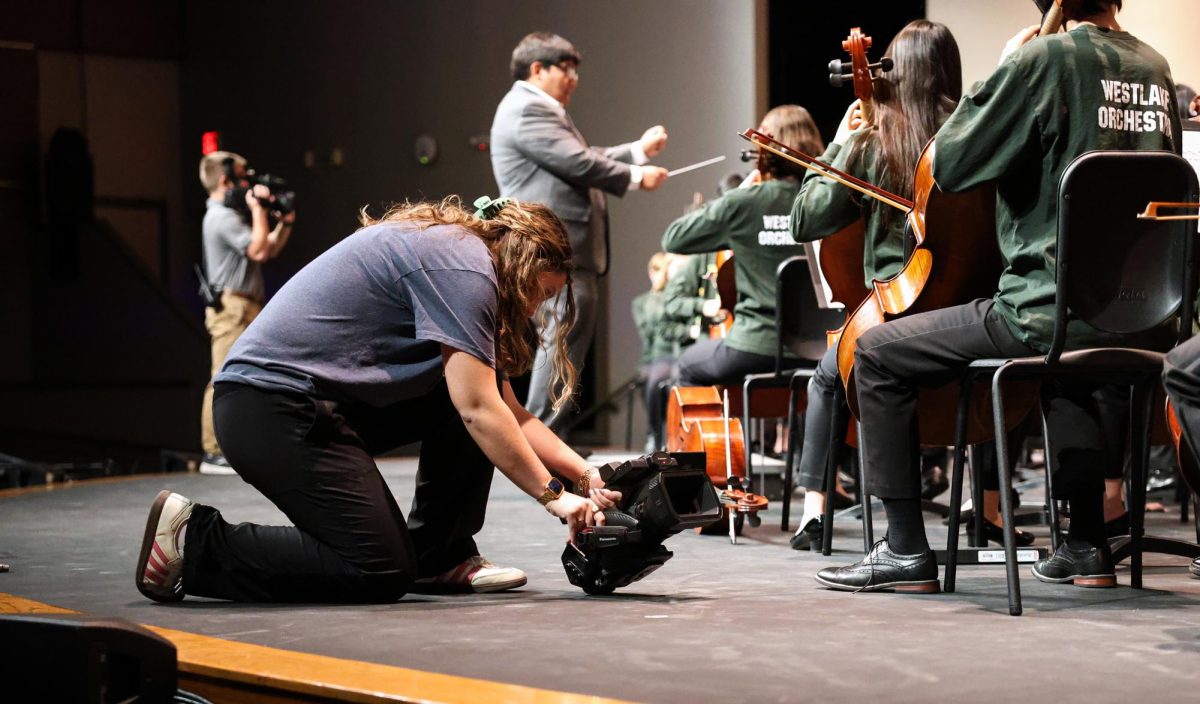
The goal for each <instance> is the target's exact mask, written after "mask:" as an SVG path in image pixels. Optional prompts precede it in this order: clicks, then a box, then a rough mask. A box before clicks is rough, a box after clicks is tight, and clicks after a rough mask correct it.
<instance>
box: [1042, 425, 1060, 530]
mask: <svg viewBox="0 0 1200 704" xmlns="http://www.w3.org/2000/svg"><path fill="white" fill-rule="evenodd" d="M1042 457H1043V461H1042V469H1043V470H1044V471H1045V472H1046V510H1047V513H1049V514H1050V549H1051V550H1053V551H1057V550H1058V546H1059V545H1060V544H1061V543H1062V525H1061V524H1060V523H1059V518H1058V501H1056V500H1055V499H1054V465H1053V464H1052V462H1054V453H1053V452H1052V451H1051V446H1050V426H1048V425H1047V424H1046V412H1045V411H1044V410H1043V411H1042Z"/></svg>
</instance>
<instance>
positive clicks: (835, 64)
mask: <svg viewBox="0 0 1200 704" xmlns="http://www.w3.org/2000/svg"><path fill="white" fill-rule="evenodd" d="M829 72H830V73H845V72H846V69H845V68H844V67H843V66H842V60H841V59H834V60H833V61H830V62H829Z"/></svg>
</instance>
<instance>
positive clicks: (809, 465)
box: [796, 347, 1000, 491]
mask: <svg viewBox="0 0 1200 704" xmlns="http://www.w3.org/2000/svg"><path fill="white" fill-rule="evenodd" d="M841 383H842V380H841V377H840V376H839V375H838V368H837V348H836V347H830V348H829V349H828V350H826V351H825V355H824V356H823V357H821V361H820V362H819V363H818V364H817V368H816V371H815V372H814V373H813V376H812V379H811V380H810V381H809V384H808V406H807V408H806V409H805V411H804V445H803V447H802V448H801V451H800V469H799V477H798V479H797V482H796V483H797V484H798V485H799V486H802V487H804V488H805V489H811V490H814V491H825V490H826V489H825V468H826V466H827V464H828V462H829V453H831V452H837V453H838V456H839V457H844V456H845V455H846V452H847V451H848V450H849V448H847V447H844V446H843V447H836V448H835V447H831V446H830V444H829V431H830V430H831V428H832V426H833V424H834V423H839V424H841V425H843V426H845V425H846V424H847V423H848V422H849V421H850V408H849V407H848V406H847V405H846V402H845V401H842V402H841V403H837V398H836V396H835V390H836V389H837V386H838V385H839V384H841ZM974 450H975V453H974V457H975V461H976V462H978V463H979V465H980V467H979V469H980V471H981V472H982V475H983V482H982V483H983V488H984V489H987V490H995V489H998V488H999V487H1000V478H999V472H998V471H997V468H996V450H995V447H994V446H993V445H992V444H991V443H981V444H980V445H978V446H976V447H975V448H974ZM922 452H923V454H925V455H928V456H930V458H931V459H930V461H934V458H937V459H940V460H941V461H940V462H936V463H937V464H941V465H942V466H943V468H944V469H946V470H947V471H949V466H948V465H947V464H946V461H947V460H946V459H945V458H942V457H941V456H942V455H945V454H946V453H945V451H944V450H942V449H940V448H925V449H924V450H923V451H922Z"/></svg>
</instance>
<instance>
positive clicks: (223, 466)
mask: <svg viewBox="0 0 1200 704" xmlns="http://www.w3.org/2000/svg"><path fill="white" fill-rule="evenodd" d="M200 473H201V474H224V475H229V474H237V472H236V471H234V469H233V466H232V465H230V464H229V460H227V459H225V455H205V456H204V459H203V460H202V461H201V462H200Z"/></svg>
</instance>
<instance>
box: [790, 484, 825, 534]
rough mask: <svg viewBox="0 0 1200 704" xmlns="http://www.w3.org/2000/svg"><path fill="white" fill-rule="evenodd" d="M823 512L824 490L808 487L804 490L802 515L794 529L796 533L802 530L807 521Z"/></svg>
mask: <svg viewBox="0 0 1200 704" xmlns="http://www.w3.org/2000/svg"><path fill="white" fill-rule="evenodd" d="M824 513H825V492H823V491H815V490H813V489H808V490H807V491H805V492H804V515H803V516H801V517H800V527H799V528H797V529H796V533H797V534H799V533H800V531H802V530H804V527H805V526H807V525H808V522H809V521H811V520H813V519H814V518H819V517H820V516H822V515H824Z"/></svg>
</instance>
